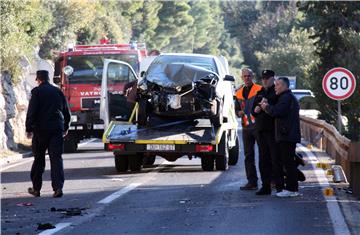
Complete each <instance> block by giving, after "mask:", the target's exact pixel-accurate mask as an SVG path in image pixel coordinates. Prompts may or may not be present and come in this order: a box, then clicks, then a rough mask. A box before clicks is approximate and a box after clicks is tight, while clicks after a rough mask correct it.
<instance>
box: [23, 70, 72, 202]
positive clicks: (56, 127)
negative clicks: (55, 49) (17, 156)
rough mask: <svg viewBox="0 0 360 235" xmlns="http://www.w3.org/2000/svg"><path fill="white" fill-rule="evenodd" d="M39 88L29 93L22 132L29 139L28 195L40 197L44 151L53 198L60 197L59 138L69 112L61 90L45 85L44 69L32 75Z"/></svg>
mask: <svg viewBox="0 0 360 235" xmlns="http://www.w3.org/2000/svg"><path fill="white" fill-rule="evenodd" d="M36 81H37V82H38V84H39V86H38V87H36V88H34V89H33V90H32V91H31V99H30V102H29V107H28V112H27V116H26V132H27V136H28V138H31V137H32V150H33V154H34V162H33V165H32V168H31V174H30V177H31V181H32V184H33V187H31V188H29V189H28V192H29V193H30V194H32V195H33V196H35V197H39V196H40V190H41V187H42V174H43V173H44V170H45V152H46V150H48V153H49V157H50V165H51V182H52V188H53V190H54V194H53V197H61V196H62V195H63V192H62V189H63V185H64V168H63V161H62V157H61V154H62V152H63V143H64V139H63V137H64V136H65V135H66V134H67V131H68V129H69V125H70V118H71V114H70V110H69V106H68V104H67V101H66V99H65V96H64V94H63V93H62V91H61V90H60V89H59V88H57V87H55V86H53V85H51V84H50V83H49V73H48V71H46V70H39V71H37V72H36Z"/></svg>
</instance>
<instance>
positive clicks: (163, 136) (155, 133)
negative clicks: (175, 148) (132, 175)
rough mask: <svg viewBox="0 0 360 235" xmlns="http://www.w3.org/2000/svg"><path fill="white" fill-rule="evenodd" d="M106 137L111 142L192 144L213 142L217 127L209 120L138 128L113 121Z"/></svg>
mask: <svg viewBox="0 0 360 235" xmlns="http://www.w3.org/2000/svg"><path fill="white" fill-rule="evenodd" d="M111 125H112V128H109V129H110V130H109V133H108V134H107V136H106V139H107V140H108V141H109V142H110V143H121V142H132V143H137V144H188V143H189V144H190V143H213V142H214V140H215V137H216V133H217V129H216V128H214V127H212V125H211V123H210V121H209V120H204V119H200V120H196V121H182V122H174V123H167V124H164V125H158V126H155V127H147V128H145V127H144V128H138V127H137V126H136V125H129V124H126V123H125V124H124V123H120V122H113V123H112V124H111Z"/></svg>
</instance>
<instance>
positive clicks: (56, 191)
mask: <svg viewBox="0 0 360 235" xmlns="http://www.w3.org/2000/svg"><path fill="white" fill-rule="evenodd" d="M63 195H64V194H63V191H62V190H61V189H57V190H55V191H54V194H53V197H62V196H63Z"/></svg>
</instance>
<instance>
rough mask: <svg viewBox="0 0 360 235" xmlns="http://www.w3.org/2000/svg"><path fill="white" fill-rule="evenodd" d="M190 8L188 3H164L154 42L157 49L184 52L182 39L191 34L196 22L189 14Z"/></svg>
mask: <svg viewBox="0 0 360 235" xmlns="http://www.w3.org/2000/svg"><path fill="white" fill-rule="evenodd" d="M189 11H190V6H189V4H188V3H187V2H186V1H166V2H163V4H162V7H161V9H160V10H159V14H158V17H159V20H160V21H159V25H158V26H157V27H156V30H155V32H156V34H155V37H154V40H153V43H154V46H155V49H160V50H162V51H163V50H165V51H172V52H183V50H181V48H183V45H184V44H183V43H182V41H181V40H182V39H187V38H186V36H187V35H188V34H189V33H190V32H189V29H190V27H191V26H192V24H193V22H194V20H193V18H192V16H191V15H190V14H189Z"/></svg>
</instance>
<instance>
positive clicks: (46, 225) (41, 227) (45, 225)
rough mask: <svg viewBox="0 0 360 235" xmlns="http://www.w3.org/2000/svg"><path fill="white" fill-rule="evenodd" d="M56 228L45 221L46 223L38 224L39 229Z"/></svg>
mask: <svg viewBox="0 0 360 235" xmlns="http://www.w3.org/2000/svg"><path fill="white" fill-rule="evenodd" d="M53 228H56V227H55V226H54V225H52V224H50V223H45V224H41V223H40V224H38V227H37V230H47V229H53Z"/></svg>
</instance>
